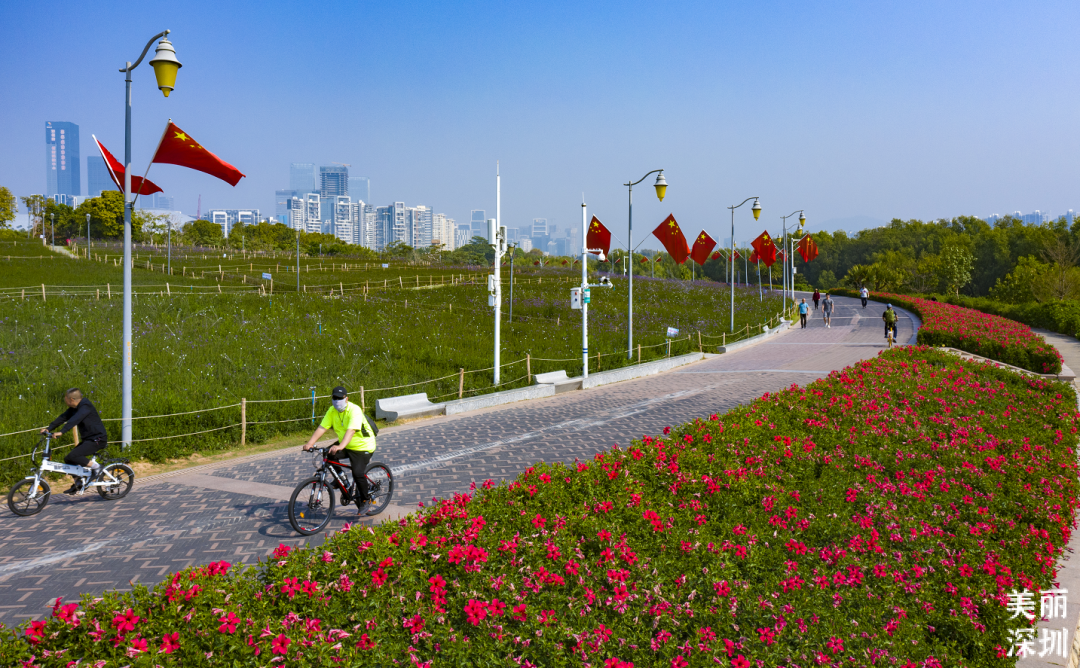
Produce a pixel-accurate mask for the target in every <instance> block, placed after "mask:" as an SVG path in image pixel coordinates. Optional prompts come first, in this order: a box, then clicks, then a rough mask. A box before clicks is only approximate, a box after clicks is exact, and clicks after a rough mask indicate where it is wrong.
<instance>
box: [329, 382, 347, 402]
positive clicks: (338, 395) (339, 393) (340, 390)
mask: <svg viewBox="0 0 1080 668" xmlns="http://www.w3.org/2000/svg"><path fill="white" fill-rule="evenodd" d="M330 396H331V397H333V398H334V399H344V398H345V397H346V396H348V392H346V391H345V388H344V387H342V386H340V385H338V386H337V387H335V388H334V392H333V394H331V395H330Z"/></svg>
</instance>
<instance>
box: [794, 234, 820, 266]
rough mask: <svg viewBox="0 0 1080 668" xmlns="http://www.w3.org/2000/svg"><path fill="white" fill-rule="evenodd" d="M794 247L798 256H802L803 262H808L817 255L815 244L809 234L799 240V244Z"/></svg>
mask: <svg viewBox="0 0 1080 668" xmlns="http://www.w3.org/2000/svg"><path fill="white" fill-rule="evenodd" d="M795 247H796V248H798V249H799V255H802V259H803V262H809V261H810V260H813V259H814V258H815V257H817V255H818V248H817V244H816V243H815V242H814V239H813V237H811V236H810V235H809V234H807V235H806V236H805V237H803V238H802V239H799V243H797V244H796V245H795Z"/></svg>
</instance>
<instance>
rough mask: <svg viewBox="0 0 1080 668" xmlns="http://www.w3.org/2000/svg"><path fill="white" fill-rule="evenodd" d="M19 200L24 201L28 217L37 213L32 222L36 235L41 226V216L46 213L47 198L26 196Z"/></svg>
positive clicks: (31, 226)
mask: <svg viewBox="0 0 1080 668" xmlns="http://www.w3.org/2000/svg"><path fill="white" fill-rule="evenodd" d="M19 199H21V200H22V203H23V206H24V207H26V211H27V216H30V215H31V214H33V213H35V212H36V215H35V216H34V217H33V219H31V220H30V228H31V230H32V232H33V233H35V234H36V233H37V228H38V225H39V224H41V215H42V214H43V213H44V212H45V196H44V195H26V196H24V197H20V198H19Z"/></svg>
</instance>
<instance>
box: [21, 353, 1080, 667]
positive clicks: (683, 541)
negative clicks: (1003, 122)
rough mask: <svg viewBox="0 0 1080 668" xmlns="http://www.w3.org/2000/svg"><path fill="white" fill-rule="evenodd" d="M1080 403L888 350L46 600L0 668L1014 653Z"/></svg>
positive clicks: (955, 659)
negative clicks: (423, 495)
mask: <svg viewBox="0 0 1080 668" xmlns="http://www.w3.org/2000/svg"><path fill="white" fill-rule="evenodd" d="M1078 418H1080V416H1078V415H1077V411H1076V395H1075V393H1074V392H1073V391H1072V390H1071V389H1070V387H1069V386H1067V385H1066V384H1064V383H1057V382H1049V381H1044V380H1041V379H1035V378H1030V377H1023V376H1020V375H1018V374H1015V373H1012V372H1010V371H1007V370H1005V369H1001V368H996V367H993V366H992V365H990V364H976V363H971V362H963V361H961V360H958V359H957V358H956V357H955V356H951V355H947V354H945V353H941V352H937V351H934V350H933V349H930V348H926V347H909V348H901V349H895V350H892V351H889V352H886V353H883V354H881V355H880V356H879V357H877V358H875V359H871V360H866V361H864V362H861V363H859V364H857V365H855V366H853V367H849V368H847V369H844V370H842V371H838V372H833V373H832V374H830V375H829V376H828V377H826V378H824V379H821V380H819V381H816V382H814V383H812V384H810V385H809V386H807V387H805V388H802V387H798V386H792V387H791V388H789V389H787V390H784V391H781V392H777V393H775V394H766V395H765V396H763V397H761V398H760V399H758V400H756V401H755V402H753V403H752V404H750V405H748V406H743V407H739V408H736V409H734V410H731V411H729V412H727V413H725V414H723V415H713V416H711V417H710V418H707V419H699V420H695V421H694V422H691V423H688V424H684V425H681V426H679V427H676V428H668V429H665V430H664V433H663V434H662V435H659V436H657V437H648V436H647V437H643V438H642V439H641V440H640V441H635V442H634V443H632V444H630V445H629V446H624V447H618V446H616V447H613V448H612V449H611V450H609V451H607V452H604V453H600V454H597V455H596V456H595V458H594V459H593V460H592V461H587V462H575V463H574V464H571V465H564V464H550V465H549V464H539V465H536V466H534V467H532V468H529V469H528V470H526V471H525V472H523V473H522V474H521V475H520V476H519V477H518V478H517V479H516V480H514V481H513V482H512V483H510V484H509V485H507V484H502V485H494V484H492V483H491V482H490V481H488V482H485V483H483V484H482V485H480V486H479V488H477V489H474V490H473V492H472V493H470V494H460V495H457V496H455V497H454V498H452V499H444V500H441V501H436V502H433V504H432V505H430V506H429V507H426V508H422V509H421V510H420V511H418V512H417V513H415V514H413V515H410V516H408V517H406V518H403V519H402V520H400V521H399V522H396V523H388V524H383V525H380V526H377V527H370V528H369V527H364V526H359V525H357V526H351V527H350V526H346V527H345V528H343V529H342V530H341V531H340V532H338V533H337V534H335V535H333V536H330V537H328V538H327V540H326V542H325V543H324V544H323V545H322V546H319V547H318V548H305V549H290V548H289V547H287V546H284V545H282V546H279V547H278V549H277V550H275V552H274V554H273V555H272V557H270V558H268V560H267V561H266V562H264V563H262V564H260V565H258V566H256V567H250V568H245V569H239V568H237V567H234V566H231V565H230V564H228V563H225V562H216V563H212V564H209V565H207V566H203V567H201V568H192V569H187V570H184V571H181V572H179V573H176V574H174V575H172V576H171V577H169V578H167V579H166V580H164V581H163V582H161V583H159V584H158V585H157V586H155V587H154V588H153V589H148V588H145V587H137V588H136V589H135V590H134V591H132V592H128V593H107V594H105V595H104V596H102V597H100V598H91V597H84V598H83V599H82V601H81V602H79V603H78V604H75V603H65V602H63V601H57V603H56V606H55V607H54V609H53V612H52V616H51V617H49V618H48V619H45V620H40V621H35V622H32V623H29V624H26V625H24V626H22V627H21V628H19V629H9V630H7V631H5V632H4V634H3V635H2V638H0V664H2V665H5V666H22V667H30V666H42V667H44V666H50V667H51V666H76V665H77V666H96V667H99V668H100V667H104V666H109V667H110V668H111V667H113V666H125V665H131V666H181V665H182V666H185V667H190V666H212V665H229V666H274V665H281V666H328V665H329V666H333V665H342V666H354V665H373V666H376V665H381V666H390V665H401V666H426V667H434V666H494V665H514V666H592V667H594V668H599V667H601V666H602V667H603V668H626V667H630V666H663V667H664V668H667V667H669V666H670V667H672V668H680V667H685V666H713V665H721V666H735V667H738V668H763V667H764V666H790V667H792V668H793V667H795V666H801V667H809V666H841V665H844V666H847V665H860V666H869V665H876V666H898V667H904V668H913V667H915V666H919V667H927V668H929V667H935V666H946V665H947V666H980V667H981V666H1007V665H1012V664H1013V662H1014V661H1015V659H1014V658H1011V657H1008V656H1006V654H1007V651H1008V640H1007V638H1008V630H1009V629H1011V628H1016V627H1017V626H1019V624H1018V621H1017V619H1011V618H1010V614H1009V612H1008V610H1007V608H1006V602H1007V596H1008V593H1009V592H1011V591H1012V590H1014V589H1022V588H1025V587H1026V588H1028V589H1031V590H1036V589H1040V588H1047V587H1049V586H1050V584H1051V582H1052V581H1053V579H1054V577H1055V559H1056V557H1057V556H1058V555H1059V554H1060V553H1061V550H1062V547H1063V546H1064V544H1065V543H1066V542H1067V541H1068V539H1069V536H1070V533H1071V531H1072V529H1073V520H1072V518H1073V515H1074V512H1075V510H1076V507H1077V505H1078V502H1077V465H1076V463H1075V457H1074V455H1073V453H1074V451H1075V448H1076V445H1077V426H1078V425H1077V422H1078ZM1023 621H1024V623H1025V624H1027V622H1026V620H1023Z"/></svg>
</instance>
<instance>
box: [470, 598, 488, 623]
mask: <svg viewBox="0 0 1080 668" xmlns="http://www.w3.org/2000/svg"><path fill="white" fill-rule="evenodd" d="M487 614H488V606H487V603H485V602H483V601H477V600H476V599H469V602H468V603H466V604H465V617H466V618H467V619H468V621H469V623H470V624H472V625H473V626H476V625H477V624H479V623H480V622H481V621H483V619H484V617H487Z"/></svg>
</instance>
